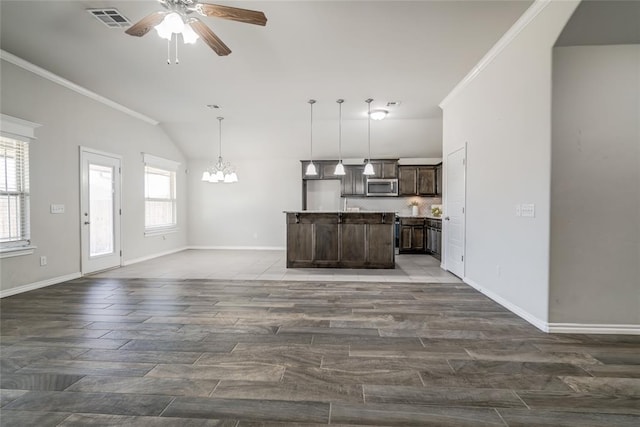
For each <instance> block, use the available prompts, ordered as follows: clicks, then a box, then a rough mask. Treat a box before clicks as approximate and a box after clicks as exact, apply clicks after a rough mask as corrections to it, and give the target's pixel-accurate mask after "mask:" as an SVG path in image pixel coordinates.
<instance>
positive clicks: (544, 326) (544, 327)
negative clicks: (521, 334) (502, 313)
mask: <svg viewBox="0 0 640 427" xmlns="http://www.w3.org/2000/svg"><path fill="white" fill-rule="evenodd" d="M462 281H463V282H464V283H466V284H467V285H469V286H471V287H472V288H474V289H475V290H477V291H478V292H480V293H482V294H484V295H486V296H487V297H489V298H491V299H492V300H494V301H495V302H497V303H498V304H500V305H501V306H503V307H504V308H506V309H507V310H509V311H510V312H512V313H513V314H515V315H517V316H519V317H521V318H523V319H524V320H526V321H527V322H529V323H531V324H532V325H533V326H535V327H536V328H538V329H540V330H541V331H542V332H550V331H549V324H548V323H547V322H545V321H543V320H540V319H538V318H537V317H536V316H534V315H533V314H531V313H529V312H528V311H527V310H525V309H523V308H522V307H520V306H518V305H516V304H514V303H512V302H510V301H507V300H506V299H504V298H502V297H501V296H500V295H498V294H496V293H494V292H492V291H490V290H488V289H486V288H483V287H482V286H480V285H479V284H477V283H476V282H474V281H473V280H471V279H469V278H468V277H464V278H463V279H462Z"/></svg>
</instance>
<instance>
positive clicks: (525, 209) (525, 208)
mask: <svg viewBox="0 0 640 427" xmlns="http://www.w3.org/2000/svg"><path fill="white" fill-rule="evenodd" d="M520 211H521V213H522V216H526V217H529V218H534V217H535V216H536V205H534V204H533V203H524V204H522V205H521V207H520Z"/></svg>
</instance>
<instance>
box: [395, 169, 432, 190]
mask: <svg viewBox="0 0 640 427" xmlns="http://www.w3.org/2000/svg"><path fill="white" fill-rule="evenodd" d="M436 181H437V179H436V167H435V166H399V167H398V193H399V195H400V196H435V195H436V191H437V189H436Z"/></svg>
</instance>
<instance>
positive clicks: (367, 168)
mask: <svg viewBox="0 0 640 427" xmlns="http://www.w3.org/2000/svg"><path fill="white" fill-rule="evenodd" d="M371 101H373V99H371V98H369V99H367V100H365V101H364V102H366V103H367V105H368V107H369V111H368V112H367V141H368V143H369V159H368V160H367V164H366V165H365V167H364V172H363V174H364V175H367V176H371V175H375V173H376V172H375V171H374V170H373V165H372V164H371Z"/></svg>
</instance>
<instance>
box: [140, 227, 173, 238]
mask: <svg viewBox="0 0 640 427" xmlns="http://www.w3.org/2000/svg"><path fill="white" fill-rule="evenodd" d="M178 231H180V230H179V229H178V227H166V228H154V229H149V230H145V231H144V237H153V236H162V235H163V234H169V233H177V232H178Z"/></svg>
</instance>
